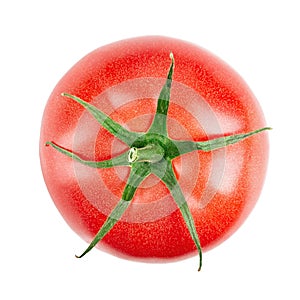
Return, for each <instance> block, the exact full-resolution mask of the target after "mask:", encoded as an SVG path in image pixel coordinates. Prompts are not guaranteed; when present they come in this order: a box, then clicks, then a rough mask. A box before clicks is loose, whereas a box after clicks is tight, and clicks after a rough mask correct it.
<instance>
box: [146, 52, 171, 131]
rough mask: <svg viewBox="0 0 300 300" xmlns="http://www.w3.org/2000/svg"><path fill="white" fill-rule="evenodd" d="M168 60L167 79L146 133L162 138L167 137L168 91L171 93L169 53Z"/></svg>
mask: <svg viewBox="0 0 300 300" xmlns="http://www.w3.org/2000/svg"><path fill="white" fill-rule="evenodd" d="M170 58H171V66H170V69H169V73H168V77H167V80H166V83H165V84H164V86H163V88H162V90H161V92H160V95H159V98H158V101H157V108H156V113H155V116H154V120H153V123H152V125H151V127H150V129H149V131H148V132H149V133H158V134H161V135H164V136H167V135H168V132H167V114H168V109H169V103H170V91H171V84H172V76H173V71H174V57H173V54H172V53H170Z"/></svg>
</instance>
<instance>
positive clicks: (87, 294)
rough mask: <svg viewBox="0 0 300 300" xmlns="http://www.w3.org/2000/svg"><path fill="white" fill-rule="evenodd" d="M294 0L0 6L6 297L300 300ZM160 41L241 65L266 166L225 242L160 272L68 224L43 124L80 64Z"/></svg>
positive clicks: (0, 220) (1, 256) (298, 54)
mask: <svg viewBox="0 0 300 300" xmlns="http://www.w3.org/2000/svg"><path fill="white" fill-rule="evenodd" d="M299 15H300V6H299V1H290V0H284V1H276V0H273V1H264V0H259V1H254V0H252V1H213V0H211V1H199V0H198V1H189V0H185V1H163V0H159V1H156V0H152V1H147V2H146V1H142V0H139V1H138V0H135V1H133V0H127V1H115V0H106V1H100V0H98V1H89V0H84V1H76V0H73V1H63V0H60V1H55V0H52V1H33V0H27V1H14V0H11V1H1V4H0V32H1V35H0V39H1V40H0V41H1V45H0V52H1V55H0V63H1V64H0V76H1V81H0V87H1V88H0V92H1V94H0V96H1V100H0V103H1V108H0V109H1V116H0V130H1V135H0V142H1V148H0V151H1V155H0V157H1V175H2V176H1V177H2V179H1V199H0V201H1V202H0V203H1V204H0V205H1V206H0V230H1V236H0V238H1V240H0V243H1V247H0V275H1V279H0V298H1V299H88V298H91V297H93V299H107V298H112V299H119V298H122V299H130V300H134V299H187V297H190V298H193V299H206V300H208V299H231V300H232V299H274V297H277V296H278V298H276V299H300V292H299V287H297V284H299V270H300V263H299V253H300V246H299V230H300V221H299V220H300V218H299V214H300V211H299V202H300V196H299V190H298V188H299V185H300V183H299V175H298V173H299V168H300V160H299V122H300V117H299V106H298V102H300V96H299V86H300V83H299V82H300V76H299V70H300V44H299V37H300V34H299V31H300V17H299ZM149 34H158V35H166V36H171V37H177V38H181V39H184V40H187V41H191V42H193V43H196V44H198V45H200V46H203V47H205V48H207V49H209V50H210V51H212V52H213V53H215V54H217V55H218V56H220V57H221V58H223V59H224V60H225V61H227V62H228V63H229V64H230V65H231V66H232V67H233V68H234V69H236V70H237V71H238V72H239V73H240V74H241V75H242V77H244V79H245V80H246V81H247V83H248V84H249V85H250V87H251V89H252V90H253V91H254V93H255V94H256V96H257V98H258V99H259V101H260V104H261V106H262V108H263V110H264V112H265V115H266V119H267V123H268V125H270V126H272V127H273V128H274V130H273V131H272V132H270V134H269V135H270V147H271V148H270V162H269V169H268V175H267V179H266V182H265V186H264V189H263V192H262V194H261V197H260V200H259V202H258V204H257V206H256V207H255V209H254V211H253V212H252V214H251V215H250V217H249V218H248V219H247V221H246V222H245V223H244V225H243V226H242V227H241V228H240V230H238V232H237V233H236V234H235V235H234V236H232V237H231V238H230V239H229V240H227V241H226V242H225V243H223V244H222V245H221V246H219V247H217V248H215V249H214V250H212V251H210V252H207V253H205V254H204V265H203V270H202V271H201V272H200V273H198V272H197V271H196V268H197V257H194V258H192V259H189V260H185V261H181V262H178V263H172V264H165V265H157V264H154V265H153V264H142V263H134V262H129V261H126V260H121V259H118V258H115V257H113V256H110V255H108V254H105V253H102V252H100V251H92V252H91V253H90V254H89V256H88V257H87V258H86V259H82V260H76V259H75V258H74V254H75V253H77V252H78V251H81V250H82V249H83V247H85V246H86V245H85V243H84V242H83V241H82V240H81V239H80V238H79V237H78V236H77V235H76V234H75V233H73V231H72V230H71V229H70V228H69V227H68V226H67V225H66V223H65V222H64V221H63V219H62V217H61V216H60V215H59V213H58V211H57V210H56V208H55V206H54V204H53V203H52V200H51V198H50V196H49V194H48V192H47V190H46V187H45V184H44V181H43V178H42V174H41V171H40V165H39V156H38V141H39V130H40V122H41V118H42V113H43V109H44V106H45V104H46V101H47V98H48V96H49V94H50V92H51V91H52V89H53V88H54V86H55V84H56V83H57V82H58V80H59V79H60V78H61V77H62V76H63V74H64V73H65V72H66V71H67V70H68V69H69V68H70V67H71V66H72V65H73V64H74V63H76V62H77V61H78V60H79V59H80V58H81V57H83V56H84V55H86V54H87V53H88V52H90V51H92V50H94V49H95V48H97V47H100V46H102V45H104V44H107V43H110V42H114V41H116V40H120V39H123V38H128V37H133V36H140V35H149Z"/></svg>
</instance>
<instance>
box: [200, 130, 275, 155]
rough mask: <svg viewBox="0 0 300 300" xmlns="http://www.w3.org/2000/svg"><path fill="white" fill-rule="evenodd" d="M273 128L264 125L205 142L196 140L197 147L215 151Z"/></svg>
mask: <svg viewBox="0 0 300 300" xmlns="http://www.w3.org/2000/svg"><path fill="white" fill-rule="evenodd" d="M271 129H272V128H270V127H264V128H260V129H257V130H254V131H251V132H248V133H241V134H233V135H229V136H225V137H221V138H216V139H212V140H209V141H205V142H196V145H197V149H198V150H202V151H206V152H208V151H213V150H216V149H219V148H223V147H226V146H228V145H232V144H235V143H237V142H240V141H242V140H244V139H246V138H248V137H250V136H252V135H255V134H257V133H259V132H262V131H265V130H271Z"/></svg>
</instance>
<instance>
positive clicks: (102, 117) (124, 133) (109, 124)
mask: <svg viewBox="0 0 300 300" xmlns="http://www.w3.org/2000/svg"><path fill="white" fill-rule="evenodd" d="M62 96H65V97H68V98H70V99H72V100H74V101H76V102H77V103H79V104H81V105H82V106H83V107H84V108H85V109H86V110H87V111H89V112H90V113H91V114H92V115H93V116H94V118H95V119H96V120H97V121H98V122H99V123H100V124H101V125H102V126H103V127H104V128H105V129H106V130H108V131H109V132H110V133H111V134H112V135H114V136H115V137H116V138H118V139H119V140H120V141H122V142H124V143H125V144H127V145H128V146H131V145H132V144H133V142H134V141H135V140H137V139H138V138H139V137H140V136H141V135H142V134H140V133H138V132H132V131H129V130H127V129H126V128H124V127H123V126H122V125H120V124H119V123H117V122H115V121H114V120H112V119H111V118H110V117H109V116H108V115H106V114H105V113H103V112H102V111H101V110H99V109H98V108H97V107H95V106H94V105H92V104H90V103H88V102H86V101H84V100H82V99H80V98H78V97H76V96H73V95H70V94H68V93H62Z"/></svg>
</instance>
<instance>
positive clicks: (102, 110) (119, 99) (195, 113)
mask: <svg viewBox="0 0 300 300" xmlns="http://www.w3.org/2000/svg"><path fill="white" fill-rule="evenodd" d="M268 129H270V128H269V127H266V125H265V119H264V116H263V112H262V110H261V108H260V106H259V103H258V102H257V100H256V98H255V96H254V95H253V93H252V92H251V90H250V89H249V87H248V86H247V84H246V83H245V82H244V81H243V79H242V78H241V77H240V76H239V75H238V74H237V73H236V72H235V71H234V70H233V69H232V68H231V67H229V66H228V65H227V64H226V63H225V62H223V61H222V60H221V59H219V58H218V57H216V56H215V55H213V54H212V53H210V52H208V51H207V50H205V49H203V48H201V47H199V46H197V45H194V44H192V43H189V42H185V41H182V40H178V39H174V38H167V37H160V36H146V37H138V38H132V39H128V40H123V41H119V42H115V43H113V44H109V45H106V46H103V47H101V48H99V49H96V50H95V51H93V52H91V53H89V54H88V55H87V56H85V57H84V58H83V59H81V60H80V61H79V62H78V63H76V64H75V65H74V66H73V67H72V68H71V69H70V70H69V71H68V72H67V73H66V74H65V76H64V77H63V78H62V79H61V80H60V81H59V82H58V84H57V86H56V87H55V88H54V90H53V92H52V94H51V95H50V98H49V100H48V102H47V105H46V108H45V111H44V116H43V120H42V128H41V136H40V160H41V166H42V171H43V176H44V179H45V182H46V185H47V188H48V190H49V193H50V195H51V197H52V199H53V201H54V203H55V205H56V207H57V208H58V210H59V211H60V213H61V214H62V216H63V217H64V219H65V220H66V222H67V223H68V224H69V225H70V227H71V228H72V229H73V230H74V231H75V232H76V233H77V234H78V235H80V236H81V237H82V238H83V239H84V240H85V241H86V242H88V243H89V244H90V245H89V246H88V248H87V249H86V250H85V251H84V252H83V253H82V254H81V255H79V256H78V257H82V256H84V255H85V254H86V253H88V252H89V251H90V250H91V249H92V248H93V247H95V246H96V247H98V248H100V249H102V250H104V251H108V252H110V253H112V254H114V255H116V256H119V257H124V258H128V259H134V260H141V261H149V262H166V261H174V260H179V259H184V258H186V257H190V256H193V255H195V254H197V253H198V254H199V258H200V262H199V270H200V268H201V264H202V251H207V250H209V249H212V248H213V247H215V246H217V245H218V244H220V243H221V242H223V241H224V240H226V239H227V238H228V237H229V236H230V235H231V234H233V233H234V232H235V231H236V230H237V229H238V228H239V226H240V225H241V224H242V223H243V222H244V220H245V219H246V217H247V216H248V215H249V213H250V212H251V210H252V209H253V207H254V205H255V203H256V201H257V200H258V198H259V194H260V192H261V189H262V186H263V182H264V178H265V174H266V169H267V160H268V138H267V133H266V130H268ZM47 146H48V147H47Z"/></svg>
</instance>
